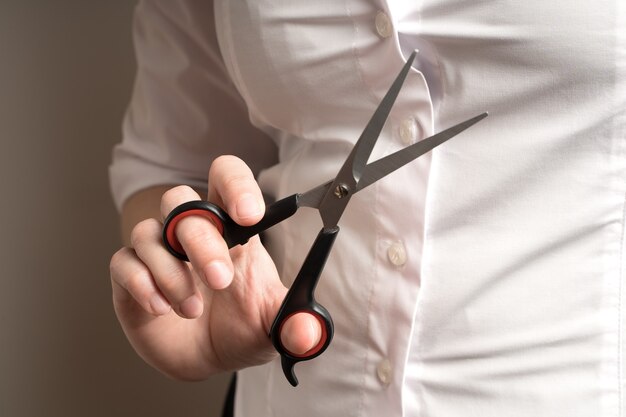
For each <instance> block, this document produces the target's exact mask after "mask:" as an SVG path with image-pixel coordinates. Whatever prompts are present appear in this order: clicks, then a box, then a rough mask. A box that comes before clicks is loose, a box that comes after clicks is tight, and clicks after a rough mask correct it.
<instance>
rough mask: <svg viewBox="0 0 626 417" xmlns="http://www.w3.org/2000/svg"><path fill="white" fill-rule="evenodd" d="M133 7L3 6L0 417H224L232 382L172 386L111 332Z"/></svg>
mask: <svg viewBox="0 0 626 417" xmlns="http://www.w3.org/2000/svg"><path fill="white" fill-rule="evenodd" d="M133 7H134V2H132V1H128V2H127V1H91V2H85V1H79V0H75V1H71V0H58V1H45V0H39V1H37V0H25V1H19V0H14V1H11V0H6V1H0V144H1V148H0V192H1V194H0V222H1V225H2V230H1V233H0V239H1V240H0V267H1V269H0V271H1V272H0V416H2V417H14V416H15V417H17V416H19V417H22V416H64V417H72V416H152V417H158V416H168V417H172V416H203V417H207V416H208V417H211V416H215V415H218V413H219V410H220V408H221V401H222V396H223V393H224V390H225V378H224V377H217V378H214V379H212V380H210V381H207V382H203V383H183V382H176V381H171V380H168V379H166V378H165V377H163V376H161V374H159V373H158V372H156V371H154V370H152V369H151V368H149V367H148V366H147V365H145V364H143V362H141V361H140V360H139V359H138V358H137V357H136V356H135V354H134V353H133V352H132V350H131V348H130V347H129V345H128V344H127V342H126V340H125V339H124V337H123V335H122V332H121V330H120V329H119V326H118V325H117V322H116V320H115V317H114V314H113V310H112V307H111V300H110V284H109V276H108V263H109V258H110V255H111V254H112V253H113V252H114V251H115V250H116V248H117V247H118V245H119V243H118V242H119V234H118V226H117V217H116V216H117V214H116V212H115V210H114V208H113V204H112V202H111V199H110V196H109V190H108V183H107V166H108V164H109V160H110V149H111V147H112V145H113V144H114V143H116V142H117V141H119V139H120V120H121V117H122V114H123V111H124V108H125V106H126V103H127V101H128V97H129V94H130V88H131V84H132V78H133V71H134V62H133V56H132V43H131V36H130V24H131V15H132V9H133Z"/></svg>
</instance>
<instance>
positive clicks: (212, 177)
mask: <svg viewBox="0 0 626 417" xmlns="http://www.w3.org/2000/svg"><path fill="white" fill-rule="evenodd" d="M209 201H212V202H215V203H216V204H220V205H222V207H224V208H225V209H226V211H227V212H228V215H229V216H230V217H231V218H232V219H233V220H234V221H235V222H236V223H238V224H240V225H242V226H251V225H253V224H256V223H257V222H258V221H259V220H261V218H262V217H263V214H264V213H265V203H264V202H263V194H262V193H261V190H260V189H259V186H258V184H257V182H256V180H255V179H254V175H253V174H252V171H251V170H250V168H248V166H247V165H246V164H245V163H244V162H243V161H242V160H241V159H239V158H237V157H235V156H230V155H227V156H221V157H219V158H217V159H215V161H213V164H211V169H210V170H209Z"/></svg>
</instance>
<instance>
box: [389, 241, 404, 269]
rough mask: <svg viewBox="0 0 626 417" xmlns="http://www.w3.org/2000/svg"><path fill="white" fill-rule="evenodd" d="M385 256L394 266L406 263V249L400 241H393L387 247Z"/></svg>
mask: <svg viewBox="0 0 626 417" xmlns="http://www.w3.org/2000/svg"><path fill="white" fill-rule="evenodd" d="M387 258H389V262H391V263H392V264H393V265H395V266H402V265H404V264H405V263H406V249H405V248H404V245H403V244H402V242H393V243H392V244H391V245H390V246H389V248H387Z"/></svg>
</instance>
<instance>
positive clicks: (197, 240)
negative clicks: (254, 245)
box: [161, 186, 233, 290]
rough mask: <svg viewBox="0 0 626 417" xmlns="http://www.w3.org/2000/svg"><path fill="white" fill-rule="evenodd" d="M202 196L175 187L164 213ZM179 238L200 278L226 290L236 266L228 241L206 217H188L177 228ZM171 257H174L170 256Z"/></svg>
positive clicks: (163, 204) (165, 198)
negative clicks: (234, 265) (229, 251)
mask: <svg viewBox="0 0 626 417" xmlns="http://www.w3.org/2000/svg"><path fill="white" fill-rule="evenodd" d="M198 199H200V196H199V195H198V194H197V193H196V192H195V191H193V190H192V189H191V188H190V187H186V186H181V187H176V188H172V189H171V190H169V191H167V192H166V193H165V194H163V198H162V199H161V214H162V216H163V217H166V216H167V215H168V214H169V213H170V212H171V211H172V210H173V209H174V208H176V207H177V206H179V205H180V204H182V203H185V202H187V201H191V200H198ZM175 233H176V238H177V239H178V241H179V242H180V244H181V245H182V247H183V249H184V250H185V253H186V254H187V257H188V258H189V261H190V262H191V264H192V265H193V267H194V270H195V271H196V272H197V273H198V275H199V276H200V277H201V278H203V280H204V281H205V283H206V284H207V285H208V286H209V288H212V289H216V290H219V289H223V288H226V287H228V286H229V285H230V283H231V281H232V279H233V265H232V261H231V259H230V255H229V253H228V246H227V245H226V242H225V241H224V239H223V238H222V236H221V235H220V233H219V232H218V231H217V229H216V227H215V226H214V225H213V223H211V221H210V220H208V219H207V218H205V217H202V216H189V217H185V218H183V219H182V220H180V222H178V224H177V225H176V231H175ZM167 257H169V258H171V255H169V254H168V255H167Z"/></svg>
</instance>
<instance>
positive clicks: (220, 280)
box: [204, 261, 233, 290]
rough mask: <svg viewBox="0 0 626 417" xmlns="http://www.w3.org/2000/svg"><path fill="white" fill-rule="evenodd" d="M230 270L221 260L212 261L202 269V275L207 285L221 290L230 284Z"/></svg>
mask: <svg viewBox="0 0 626 417" xmlns="http://www.w3.org/2000/svg"><path fill="white" fill-rule="evenodd" d="M232 275H233V274H232V272H231V271H230V269H229V268H228V267H227V266H226V264H225V263H224V262H222V261H213V262H211V263H210V264H208V265H207V266H206V268H205V269H204V276H205V279H206V281H207V284H208V286H209V287H211V288H213V289H214V290H221V289H224V288H226V287H228V286H229V285H230V282H231V280H232Z"/></svg>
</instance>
